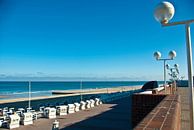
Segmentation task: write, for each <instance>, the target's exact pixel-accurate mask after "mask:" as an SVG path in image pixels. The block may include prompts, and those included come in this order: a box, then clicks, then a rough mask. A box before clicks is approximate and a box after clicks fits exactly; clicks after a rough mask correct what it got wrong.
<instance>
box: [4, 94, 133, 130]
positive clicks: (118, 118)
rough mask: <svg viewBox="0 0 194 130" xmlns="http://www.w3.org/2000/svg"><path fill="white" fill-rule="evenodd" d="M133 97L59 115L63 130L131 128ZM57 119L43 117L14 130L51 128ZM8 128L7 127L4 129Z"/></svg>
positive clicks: (116, 129)
mask: <svg viewBox="0 0 194 130" xmlns="http://www.w3.org/2000/svg"><path fill="white" fill-rule="evenodd" d="M130 109H131V98H130V97H127V98H123V99H119V100H115V101H112V102H109V103H107V104H102V105H99V106H97V107H94V108H91V109H88V110H84V111H79V112H76V113H73V114H68V115H66V116H58V117H57V118H56V120H58V121H59V122H60V129H62V130H129V128H130V115H131V114H130ZM54 120H55V119H45V118H41V119H38V120H36V121H34V124H33V125H28V126H22V125H21V126H20V127H19V128H16V129H13V130H50V129H51V128H52V123H53V122H54ZM2 130H7V129H2Z"/></svg>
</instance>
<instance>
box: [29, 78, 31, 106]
mask: <svg viewBox="0 0 194 130" xmlns="http://www.w3.org/2000/svg"><path fill="white" fill-rule="evenodd" d="M28 90H29V91H28V109H29V110H30V109H31V81H29V82H28Z"/></svg>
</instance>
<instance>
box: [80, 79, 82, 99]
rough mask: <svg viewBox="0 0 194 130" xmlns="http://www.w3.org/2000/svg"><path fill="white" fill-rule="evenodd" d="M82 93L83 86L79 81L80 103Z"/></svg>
mask: <svg viewBox="0 0 194 130" xmlns="http://www.w3.org/2000/svg"><path fill="white" fill-rule="evenodd" d="M82 92H83V84H82V80H81V81H80V101H82V98H83V97H82Z"/></svg>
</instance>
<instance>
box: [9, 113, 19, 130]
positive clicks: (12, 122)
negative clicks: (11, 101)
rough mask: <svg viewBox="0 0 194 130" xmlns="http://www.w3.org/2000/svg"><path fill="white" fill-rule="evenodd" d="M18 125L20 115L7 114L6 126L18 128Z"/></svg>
mask: <svg viewBox="0 0 194 130" xmlns="http://www.w3.org/2000/svg"><path fill="white" fill-rule="evenodd" d="M19 126H20V117H19V115H17V114H14V115H9V116H8V122H7V127H8V128H9V129H13V128H18V127H19Z"/></svg>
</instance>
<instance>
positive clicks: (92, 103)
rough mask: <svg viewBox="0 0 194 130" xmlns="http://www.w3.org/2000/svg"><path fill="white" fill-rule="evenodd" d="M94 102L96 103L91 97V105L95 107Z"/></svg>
mask: <svg viewBox="0 0 194 130" xmlns="http://www.w3.org/2000/svg"><path fill="white" fill-rule="evenodd" d="M94 103H95V101H94V100H93V99H90V106H91V107H94Z"/></svg>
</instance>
